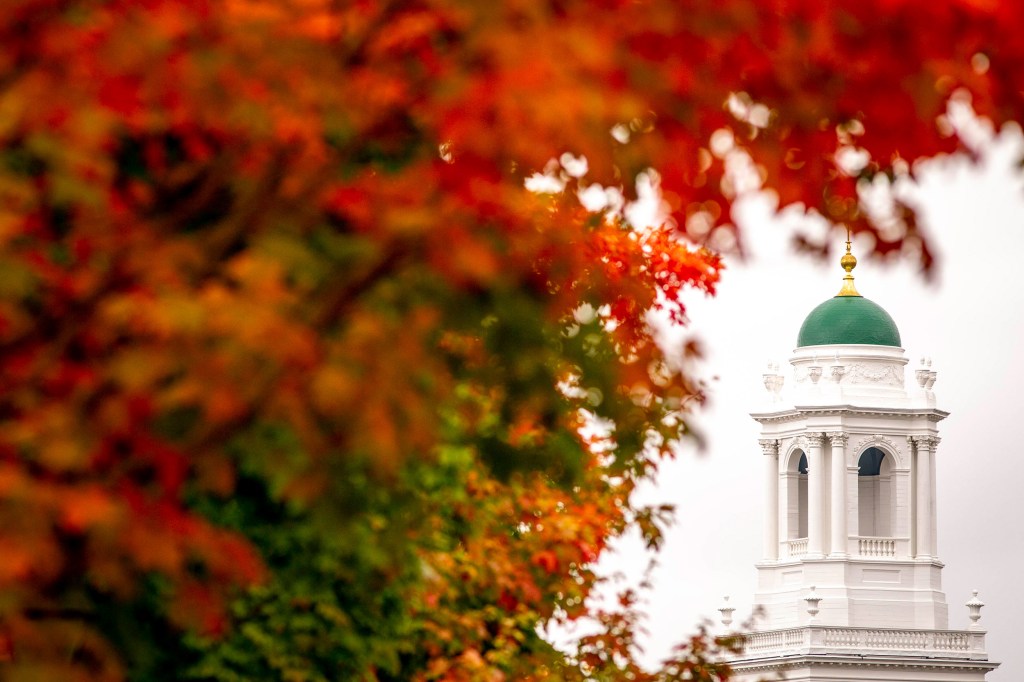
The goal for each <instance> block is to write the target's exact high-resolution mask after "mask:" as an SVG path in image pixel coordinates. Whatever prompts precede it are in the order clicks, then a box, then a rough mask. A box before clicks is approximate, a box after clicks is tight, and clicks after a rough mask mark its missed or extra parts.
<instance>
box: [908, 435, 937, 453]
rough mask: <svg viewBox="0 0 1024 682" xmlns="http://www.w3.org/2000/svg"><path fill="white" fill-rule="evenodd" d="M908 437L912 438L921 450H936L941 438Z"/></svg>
mask: <svg viewBox="0 0 1024 682" xmlns="http://www.w3.org/2000/svg"><path fill="white" fill-rule="evenodd" d="M907 439H908V440H911V441H912V442H913V443H914V445H915V446H917V448H918V449H919V450H930V451H932V452H935V448H936V447H938V445H939V441H940V440H941V439H940V438H939V437H938V436H908V437H907Z"/></svg>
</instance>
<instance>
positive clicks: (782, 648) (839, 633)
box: [744, 625, 985, 658]
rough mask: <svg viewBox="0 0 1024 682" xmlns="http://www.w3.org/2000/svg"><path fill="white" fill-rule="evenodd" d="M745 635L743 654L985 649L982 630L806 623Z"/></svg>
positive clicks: (966, 652) (972, 652)
mask: <svg viewBox="0 0 1024 682" xmlns="http://www.w3.org/2000/svg"><path fill="white" fill-rule="evenodd" d="M744 637H745V645H744V655H745V656H751V655H755V656H762V655H774V654H781V653H801V652H802V653H813V652H814V651H816V650H822V651H824V650H829V651H849V652H851V653H852V652H859V653H861V654H863V655H892V654H895V653H899V654H911V655H913V654H917V655H921V656H942V657H947V658H974V657H976V656H978V655H979V654H982V653H983V652H984V651H985V636H984V633H983V632H970V631H961V630H903V629H890V628H857V627H835V626H822V625H809V626H806V627H799V628H785V629H781V630H766V631H762V632H752V633H749V634H747V635H744Z"/></svg>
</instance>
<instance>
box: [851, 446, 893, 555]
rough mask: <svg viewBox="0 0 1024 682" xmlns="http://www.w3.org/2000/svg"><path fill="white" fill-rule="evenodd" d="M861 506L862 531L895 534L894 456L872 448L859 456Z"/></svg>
mask: <svg viewBox="0 0 1024 682" xmlns="http://www.w3.org/2000/svg"><path fill="white" fill-rule="evenodd" d="M857 466H858V469H857V506H858V524H859V526H860V531H859V532H860V535H862V536H868V537H889V536H891V535H892V506H893V494H892V476H891V469H892V458H891V457H888V456H886V454H885V453H884V452H883V451H882V450H879V449H878V448H868V449H867V450H865V451H864V452H863V453H861V456H860V459H859V460H857Z"/></svg>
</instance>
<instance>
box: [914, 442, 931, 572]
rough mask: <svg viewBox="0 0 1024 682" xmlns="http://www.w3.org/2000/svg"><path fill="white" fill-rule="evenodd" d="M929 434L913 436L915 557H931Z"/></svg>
mask: <svg viewBox="0 0 1024 682" xmlns="http://www.w3.org/2000/svg"><path fill="white" fill-rule="evenodd" d="M934 440H935V439H934V438H933V437H931V436H920V437H916V438H914V445H916V446H917V461H916V462H915V464H916V465H917V471H915V472H914V478H915V481H916V483H917V486H916V487H917V505H916V506H917V523H916V527H915V531H916V533H915V534H916V537H917V558H918V559H931V558H932V513H931V509H932V504H931V497H932V444H933V441H934Z"/></svg>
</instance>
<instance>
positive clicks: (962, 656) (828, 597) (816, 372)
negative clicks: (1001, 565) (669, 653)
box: [734, 241, 998, 682]
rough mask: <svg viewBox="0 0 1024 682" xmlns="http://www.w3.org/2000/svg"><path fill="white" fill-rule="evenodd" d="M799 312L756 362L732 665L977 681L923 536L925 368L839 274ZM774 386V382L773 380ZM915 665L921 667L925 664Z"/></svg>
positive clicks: (808, 674) (980, 635) (929, 538)
mask: <svg viewBox="0 0 1024 682" xmlns="http://www.w3.org/2000/svg"><path fill="white" fill-rule="evenodd" d="M856 264H857V259H856V258H855V257H854V256H853V254H852V253H851V249H850V242H849V241H847V242H846V254H845V255H844V256H843V257H842V260H841V265H842V266H843V269H844V270H845V271H846V274H845V276H844V278H843V285H842V288H841V290H840V291H839V293H838V294H837V295H836V296H835V297H833V298H830V299H828V300H827V301H825V302H824V303H822V304H821V305H819V306H818V307H816V308H815V309H814V310H812V311H811V313H810V314H809V315H808V316H807V318H806V319H805V320H804V323H803V325H802V326H801V328H800V331H799V334H798V336H797V348H796V350H795V351H794V352H793V355H792V357H791V358H790V361H789V363H790V365H791V367H792V373H791V377H792V378H791V383H790V384H789V385H788V386H787V385H786V384H787V381H786V379H787V378H788V377H785V376H784V375H783V374H782V373H781V372H780V370H779V368H778V367H777V366H774V365H771V366H769V368H768V371H767V372H766V373H765V375H764V384H765V388H766V389H767V401H766V404H765V406H764V408H763V409H761V410H759V411H757V412H755V413H753V414H752V415H751V416H752V417H753V418H754V419H755V420H756V421H757V422H758V423H759V424H760V425H761V436H760V446H761V448H760V449H761V456H762V461H763V465H762V466H763V478H764V493H765V495H764V499H765V506H764V543H763V553H762V557H763V558H762V560H761V561H759V562H758V563H757V572H758V589H757V593H756V595H755V600H754V601H755V603H756V604H758V605H759V607H760V611H761V615H760V617H759V621H758V630H756V631H755V632H751V633H748V634H747V640H746V649H745V653H744V654H743V656H742V657H741V658H739V659H738V660H737V661H735V663H734V668H735V670H736V672H737V678H738V679H740V680H754V679H758V678H760V677H763V676H765V675H773V674H777V673H782V674H783V675H784V676H785V677H786V678H789V679H800V680H807V681H809V682H813V681H815V680H839V679H842V680H861V679H863V680H874V679H885V680H890V681H897V680H935V681H939V680H943V681H944V680H950V681H953V680H956V681H967V680H973V681H979V680H984V679H985V674H986V673H987V672H988V671H990V670H992V669H994V668H995V667H996V666H997V665H998V664H996V663H990V662H988V655H987V653H986V652H985V640H984V634H985V633H984V630H983V629H982V628H981V626H980V625H979V624H978V617H979V616H978V614H979V613H980V606H975V605H973V602H977V603H978V604H980V600H978V598H977V595H976V594H975V596H974V597H973V599H972V600H971V602H968V604H967V605H968V607H969V608H970V609H971V610H970V614H971V616H970V617H971V619H972V624H971V625H970V626H969V627H968V628H967V629H966V630H950V629H949V608H948V605H947V603H946V597H945V595H944V593H943V591H942V579H941V578H942V567H943V563H942V562H941V561H940V560H939V551H938V538H937V534H936V499H935V467H936V459H937V458H936V455H937V453H938V452H939V449H938V447H939V442H940V439H939V434H938V424H939V422H940V421H942V420H943V419H945V418H946V417H947V416H948V413H947V412H944V411H942V410H940V409H938V408H937V407H936V402H935V396H934V394H933V392H932V386H933V385H934V383H935V380H936V376H937V374H936V372H935V371H934V370H932V369H931V363H930V361H927V362H922V365H921V367H920V368H919V369H916V370H914V371H913V374H912V380H911V381H910V382H907V381H906V375H907V370H906V365H907V363H908V361H907V358H906V357H905V353H904V350H903V348H902V347H901V340H900V334H899V330H898V328H897V327H896V324H895V322H894V321H893V319H892V318H891V317H890V316H889V314H888V313H887V312H886V311H885V310H883V309H882V308H881V306H879V305H877V304H876V303H874V302H872V301H870V300H868V299H866V298H864V297H863V296H861V295H860V293H858V291H857V289H856V287H855V286H854V279H853V269H854V267H856ZM784 389H785V390H784ZM925 671H927V672H925Z"/></svg>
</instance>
